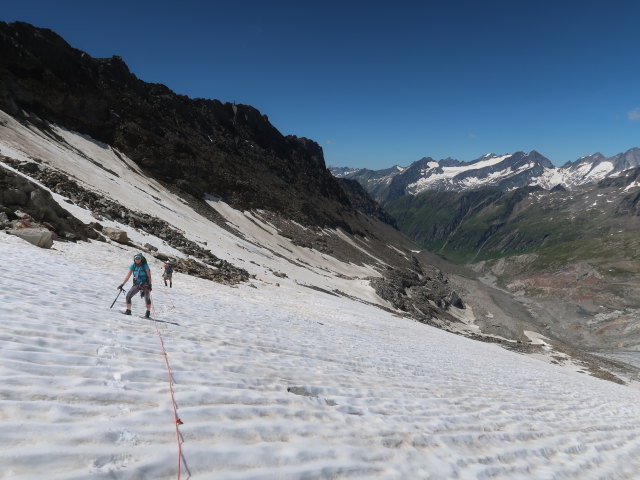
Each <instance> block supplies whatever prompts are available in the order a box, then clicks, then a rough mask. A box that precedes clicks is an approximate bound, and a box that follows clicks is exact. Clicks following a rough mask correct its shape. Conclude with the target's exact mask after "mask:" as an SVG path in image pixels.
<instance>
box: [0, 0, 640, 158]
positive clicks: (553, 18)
mask: <svg viewBox="0 0 640 480" xmlns="http://www.w3.org/2000/svg"><path fill="white" fill-rule="evenodd" d="M638 18H640V2H632V1H616V0H610V1H597V2H596V1H590V0H585V1H579V2H578V1H571V2H570V1H565V2H563V1H561V0H557V1H546V0H539V1H513V0H512V1H491V0H488V1H484V2H475V1H473V2H472V1H469V2H461V1H456V0H450V1H445V0H441V1H439V2H432V1H421V2H419V1H415V2H414V1H402V0H398V1H395V2H364V1H362V2H360V1H352V2H349V1H346V0H345V1H342V2H338V1H332V0H325V1H322V2H305V1H303V0H298V1H277V0H274V1H269V0H262V1H248V0H247V1H245V0H235V1H229V0H226V1H224V2H223V1H192V0H183V1H180V2H169V1H161V0H158V1H154V2H151V1H142V0H139V1H134V0H130V1H129V2H123V1H119V0H116V1H109V2H93V1H81V0H57V1H51V0H39V1H36V0H20V1H12V0H2V2H1V8H0V20H3V21H15V20H21V21H26V22H29V23H32V24H34V25H36V26H39V27H46V28H50V29H52V30H54V31H55V32H57V33H58V34H60V35H61V36H62V37H64V38H65V40H67V42H69V43H70V44H71V45H72V46H73V47H75V48H78V49H80V50H84V51H86V52H87V53H89V54H90V55H92V56H94V57H109V56H112V55H120V56H121V57H122V58H123V59H124V61H125V62H126V63H127V64H128V65H129V68H130V70H131V71H132V72H133V73H135V74H136V75H137V76H138V77H139V78H140V79H142V80H145V81H148V82H155V83H162V84H165V85H167V86H168V87H169V88H171V89H172V90H174V91H175V92H177V93H180V94H184V95H188V96H190V97H203V98H215V99H219V100H221V101H223V102H224V101H229V102H231V101H235V102H237V103H242V104H248V105H252V106H253V107H255V108H257V109H258V110H260V111H261V112H262V113H263V114H266V115H268V117H269V120H270V121H271V123H273V125H274V126H275V127H276V128H278V130H280V131H281V132H282V133H283V134H294V135H297V136H301V137H308V138H311V139H313V140H315V141H317V142H318V143H319V144H320V145H322V147H323V149H324V153H325V160H326V163H327V164H328V165H334V166H353V167H367V168H372V169H378V168H385V167H388V166H392V165H394V164H400V165H408V164H409V163H411V162H413V161H415V160H418V159H420V158H422V157H424V156H430V157H433V158H435V159H441V158H445V157H452V158H456V159H459V160H472V159H475V158H477V157H479V156H481V155H483V154H485V153H488V152H494V153H511V152H515V151H517V150H524V151H530V150H537V151H539V152H540V153H542V154H543V155H545V156H547V157H548V158H549V159H550V160H551V161H553V162H554V163H555V164H557V165H560V164H562V163H564V162H566V161H569V160H575V159H577V158H578V157H581V156H583V155H589V154H592V153H595V152H597V151H599V152H601V153H603V154H605V155H607V156H610V155H614V154H616V153H619V152H623V151H626V150H627V149H629V148H631V147H636V146H640V61H639V54H638V52H640V34H639V31H638Z"/></svg>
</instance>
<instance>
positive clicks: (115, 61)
mask: <svg viewBox="0 0 640 480" xmlns="http://www.w3.org/2000/svg"><path fill="white" fill-rule="evenodd" d="M0 51H2V55H0V109H2V110H4V111H5V112H7V113H9V114H11V115H12V116H14V117H16V118H22V119H25V120H29V121H30V122H36V123H39V124H40V126H45V127H46V123H47V122H51V123H56V124H59V125H63V126H64V127H66V128H69V129H72V130H75V131H78V132H80V133H84V134H87V135H90V136H91V137H92V138H94V139H97V140H99V141H102V142H104V143H106V144H108V145H111V146H113V147H115V148H116V149H118V150H120V151H121V152H123V153H125V154H126V155H127V156H129V157H130V158H132V159H133V160H134V161H135V162H137V163H138V164H139V165H140V166H141V167H143V168H144V169H145V171H147V172H148V173H149V174H150V175H153V176H154V177H156V178H158V179H160V180H162V181H164V182H166V183H169V184H174V185H176V186H178V187H179V188H181V189H182V190H183V191H185V192H187V193H189V194H192V195H194V196H201V195H202V194H204V193H209V194H213V195H217V196H219V197H222V198H224V199H225V200H226V201H228V202H229V203H231V204H232V205H234V206H236V207H239V208H264V209H270V210H273V211H277V212H281V213H284V214H286V215H287V216H290V217H292V218H296V219H297V220H298V221H301V222H304V223H307V224H315V225H320V226H341V227H343V228H345V229H346V230H348V231H351V230H353V228H354V227H353V225H351V224H350V222H349V221H348V220H347V219H345V217H344V215H345V213H346V212H350V211H352V210H353V208H352V206H351V204H350V202H349V200H348V198H347V196H346V195H345V193H344V192H343V191H342V189H341V188H340V186H339V185H338V182H337V181H336V180H335V179H334V178H333V177H332V175H331V174H330V173H329V171H328V170H327V169H326V167H325V163H324V158H323V152H322V148H321V147H320V146H319V145H318V144H317V143H315V142H313V141H311V140H308V139H306V138H297V137H295V136H284V135H282V134H281V133H280V132H278V130H277V129H276V128H275V127H274V126H273V125H271V123H269V121H268V119H267V117H266V115H262V114H261V113H260V112H259V111H257V110H256V109H255V108H252V107H250V106H246V105H234V104H230V103H224V104H223V103H221V102H219V101H217V100H204V99H190V98H188V97H185V96H182V95H177V94H175V93H173V92H172V91H171V90H169V89H168V88H167V87H165V86H164V85H158V84H151V83H146V82H144V81H142V80H139V79H138V78H137V77H136V76H135V75H134V74H132V73H131V72H130V71H129V69H128V68H127V65H126V64H125V63H124V62H123V61H122V59H121V58H119V57H111V58H103V59H96V58H92V57H90V56H89V55H87V54H86V53H84V52H82V51H80V50H77V49H74V48H72V47H71V46H69V45H68V44H67V43H66V42H65V41H64V40H63V39H62V38H61V37H59V36H58V35H57V34H55V33H54V32H52V31H50V30H46V29H40V28H35V27H33V26H31V25H28V24H25V23H11V24H7V23H4V22H0Z"/></svg>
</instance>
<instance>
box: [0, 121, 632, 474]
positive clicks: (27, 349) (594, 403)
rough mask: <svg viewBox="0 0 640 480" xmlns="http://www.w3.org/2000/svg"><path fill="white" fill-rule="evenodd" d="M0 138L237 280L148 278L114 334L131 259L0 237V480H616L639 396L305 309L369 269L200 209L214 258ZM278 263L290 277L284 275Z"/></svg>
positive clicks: (455, 340)
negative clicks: (230, 227)
mask: <svg viewBox="0 0 640 480" xmlns="http://www.w3.org/2000/svg"><path fill="white" fill-rule="evenodd" d="M2 120H3V122H0V123H3V127H1V128H2V129H1V130H0V133H1V135H0V153H2V154H3V155H6V156H9V157H13V158H18V159H27V158H29V157H33V158H39V159H42V160H43V161H46V162H48V163H50V164H52V165H53V166H55V167H58V168H61V169H64V170H66V171H68V172H70V173H72V174H73V175H74V176H75V177H77V178H78V179H80V180H81V181H82V182H84V183H86V184H87V185H91V186H92V187H93V188H95V189H97V190H101V191H102V192H104V193H105V194H106V195H109V196H111V197H112V198H115V199H118V200H119V201H120V202H122V203H123V204H124V205H126V206H128V207H130V208H135V209H139V210H142V211H147V212H149V213H152V214H155V215H157V216H159V217H161V218H163V219H165V220H167V221H169V222H171V223H172V224H173V225H175V226H177V227H178V228H180V229H182V230H184V231H185V235H187V236H189V238H191V239H194V240H196V241H199V242H205V241H206V242H207V244H208V245H209V246H213V247H214V250H215V254H216V255H218V256H219V257H221V258H224V259H227V260H229V261H231V262H233V263H235V264H237V265H239V266H242V267H243V268H246V269H247V270H249V271H250V272H251V273H252V274H255V275H256V278H255V279H254V280H251V281H250V282H247V283H245V284H241V285H239V286H235V287H231V286H224V285H220V284H217V283H214V282H210V281H206V280H202V279H197V278H193V277H189V276H186V275H183V274H181V273H179V272H178V273H176V274H175V276H174V282H173V283H174V288H167V287H164V286H163V285H162V282H161V281H160V279H159V275H160V268H161V263H160V262H159V261H158V260H156V259H153V258H151V257H149V258H150V261H151V271H152V275H153V277H154V289H153V304H154V307H153V312H152V313H153V316H154V317H155V320H154V321H149V320H145V319H143V318H140V317H139V316H138V315H140V314H142V313H143V311H144V307H143V305H142V303H141V299H140V298H139V297H138V298H135V299H134V305H133V310H134V315H133V316H131V317H128V316H124V315H122V314H120V313H119V311H118V310H119V309H122V308H123V306H124V305H123V304H124V300H123V299H122V296H121V297H120V298H118V300H117V302H116V305H115V306H114V308H113V309H110V308H109V306H110V305H111V302H112V301H113V300H114V298H115V297H116V294H117V291H116V287H117V285H118V284H119V283H120V282H121V281H122V279H123V277H124V275H125V273H126V269H127V267H128V265H129V264H130V263H131V257H132V255H133V253H134V252H135V250H133V249H132V248H130V247H126V246H122V245H118V244H114V243H103V242H79V243H77V244H74V243H60V242H56V243H55V244H54V248H53V249H51V250H44V249H39V248H37V247H34V246H32V245H30V244H28V243H26V242H24V241H22V240H20V239H18V238H17V237H13V236H9V235H6V234H5V233H3V232H0V258H2V263H3V272H2V275H0V318H1V319H2V323H1V328H0V446H1V447H2V448H1V449H0V479H12V480H26V479H30V480H36V479H38V480H39V479H43V478H55V479H62V480H80V479H83V480H84V479H88V478H89V479H154V480H161V479H173V478H177V476H178V469H180V474H181V478H192V479H212V480H213V479H216V480H217V479H285V480H286V479H292V480H293V479H330V478H331V479H342V478H354V479H355V478H359V479H372V478H373V479H377V478H380V479H452V478H458V479H477V478H496V479H504V480H513V479H559V478H563V479H571V478H574V479H578V478H579V479H586V478H603V479H604V478H616V479H633V478H637V472H638V470H639V469H640V391H639V390H637V389H634V388H630V387H625V386H621V385H617V384H613V383H610V382H606V381H603V380H599V379H596V378H593V377H590V376H587V375H585V374H583V373H577V372H575V371H571V370H568V369H562V368H558V367H555V366H551V365H549V364H547V363H544V362H542V361H539V360H536V359H533V358H529V357H525V356H522V355H518V354H515V353H512V352H508V351H506V350H503V349H501V348H499V347H497V346H496V345H493V344H488V343H481V342H475V341H472V340H469V339H466V338H463V337H460V336H456V335H452V334H449V333H446V332H444V331H441V330H438V329H434V328H431V327H429V326H426V325H423V324H420V323H417V322H413V321H411V320H409V319H406V318H402V317H399V316H397V315H394V314H393V313H390V312H387V311H384V310H382V309H380V308H377V307H375V306H373V305H369V304H366V303H363V302H362V301H354V300H350V299H348V298H345V297H339V296H333V295H329V294H327V293H324V292H321V291H317V290H311V289H308V288H305V287H304V286H301V284H303V283H305V282H313V284H314V285H316V286H326V287H327V289H328V290H331V289H333V288H336V286H337V287H338V288H340V289H343V290H344V291H345V292H348V293H349V294H351V295H354V296H357V297H359V298H360V299H362V300H366V301H370V302H377V303H382V301H381V300H380V299H378V298H377V297H376V296H375V295H374V293H373V291H372V290H371V288H370V287H369V286H368V283H367V282H366V280H364V278H365V276H366V275H370V274H375V272H374V270H373V269H371V268H369V267H366V266H364V267H362V266H356V265H350V264H346V263H341V262H337V261H335V260H332V259H331V258H330V257H326V256H323V255H322V254H319V253H317V252H312V251H309V249H302V248H300V247H296V246H295V245H292V244H291V243H290V242H289V243H285V242H286V241H287V240H286V239H284V238H283V237H281V236H279V235H277V234H276V233H275V231H271V232H270V231H269V225H268V224H266V223H264V222H263V221H262V220H261V219H260V218H258V217H257V216H252V214H248V213H247V214H242V213H239V212H236V211H233V210H231V209H229V208H228V207H226V206H225V205H224V204H222V203H221V202H214V204H215V207H216V208H217V209H218V210H219V211H221V212H222V213H223V214H224V215H225V216H226V218H227V219H228V220H229V221H230V222H233V223H234V224H236V225H237V226H238V227H239V228H240V229H242V231H243V232H244V233H245V238H239V237H237V236H234V235H233V234H232V233H230V232H228V231H226V230H224V229H222V228H220V227H218V226H216V225H214V224H212V223H211V222H209V221H208V220H206V219H204V218H203V217H201V216H199V215H198V214H197V213H195V212H194V211H193V210H192V209H191V208H190V207H188V206H187V205H185V204H184V202H182V201H181V200H179V199H178V198H176V197H174V196H172V195H170V194H168V193H167V192H166V191H165V190H164V189H163V188H162V187H161V185H159V184H157V183H155V182H154V181H151V180H148V179H146V178H145V177H144V176H143V175H141V174H140V173H139V172H138V173H130V172H131V171H134V170H135V166H134V165H132V164H130V165H129V168H131V169H133V170H129V169H128V168H125V167H124V166H123V163H122V162H123V161H124V162H127V160H126V159H124V160H121V159H120V158H118V155H117V154H116V153H114V152H113V151H112V150H111V149H110V148H109V147H107V146H101V145H98V144H96V143H95V142H93V141H91V140H90V139H84V138H81V137H78V136H77V135H75V134H72V133H71V132H65V131H63V130H59V131H57V134H58V135H59V136H60V137H61V138H65V139H66V142H67V144H66V145H67V146H66V147H65V146H64V145H63V144H61V143H60V139H57V140H56V142H53V141H52V139H51V138H47V137H46V136H44V135H43V134H42V133H41V132H38V131H34V130H29V129H27V128H25V127H22V126H18V125H11V124H10V123H9V122H11V120H10V119H8V118H4V119H2ZM8 125H9V126H8ZM9 127H10V128H9ZM87 157H89V158H91V159H92V160H94V161H93V162H91V161H88V158H87ZM98 165H101V166H102V167H104V168H106V169H108V170H111V171H112V172H115V173H116V174H117V175H114V174H113V173H109V172H108V170H105V169H104V168H102V167H100V166H98ZM0 168H5V167H4V166H0ZM55 198H56V199H58V201H60V203H61V204H63V205H64V206H65V208H68V209H69V210H70V211H71V212H72V213H74V214H75V215H77V216H78V217H79V218H81V219H83V220H84V221H86V222H88V221H90V220H93V219H92V217H91V216H90V214H89V212H87V211H86V210H82V209H81V208H79V207H76V206H73V205H70V204H68V203H66V202H64V200H63V199H62V198H60V197H59V196H55ZM254 222H255V223H254ZM256 223H257V224H258V225H256ZM118 226H120V227H122V228H126V229H127V230H128V231H129V233H130V236H131V237H132V238H133V239H134V241H136V243H150V244H153V245H156V246H158V247H159V248H161V249H162V250H163V251H165V252H168V253H171V254H174V255H179V254H180V253H179V252H177V251H174V250H172V249H171V248H170V247H168V246H167V245H165V244H164V243H163V242H162V240H160V239H158V238H155V237H152V236H150V235H147V234H143V233H140V232H137V231H136V230H134V229H133V228H130V227H126V226H122V225H118ZM327 234H334V233H332V232H327ZM297 248H300V249H299V250H294V249H297ZM292 251H293V252H294V253H293V255H294V256H298V255H299V256H301V257H302V258H304V260H305V262H306V263H305V264H304V265H303V264H300V265H296V264H294V263H291V262H289V261H287V260H286V259H284V258H283V256H284V253H287V254H288V255H291V252H292ZM281 252H282V253H281ZM374 261H375V259H373V258H372V262H374ZM273 271H278V272H283V273H286V275H287V278H279V277H275V278H274V277H273V274H272V273H273ZM342 272H346V273H345V274H342ZM343 277H346V278H343ZM277 283H278V284H279V285H278V284H277ZM162 345H164V347H165V349H166V353H167V356H166V357H165V356H164V355H163V350H162ZM165 358H166V360H167V361H168V362H169V364H170V365H171V370H172V372H173V375H172V376H171V377H169V376H168V373H167V367H166V363H165ZM169 379H171V382H172V383H171V385H172V386H171V388H170V384H169ZM171 389H172V390H173V392H174V394H175V400H176V406H177V415H178V416H179V418H180V419H181V421H182V422H183V424H182V425H180V427H179V431H180V435H179V436H178V437H177V436H176V431H175V421H174V411H173V403H172V401H171V394H170V391H171ZM178 445H181V448H182V457H181V458H180V459H178Z"/></svg>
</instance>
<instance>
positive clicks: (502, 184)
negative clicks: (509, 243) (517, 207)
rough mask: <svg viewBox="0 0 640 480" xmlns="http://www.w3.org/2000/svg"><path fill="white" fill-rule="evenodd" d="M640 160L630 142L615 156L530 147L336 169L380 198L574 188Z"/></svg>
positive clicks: (335, 170) (338, 174)
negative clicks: (565, 157) (566, 158)
mask: <svg viewBox="0 0 640 480" xmlns="http://www.w3.org/2000/svg"><path fill="white" fill-rule="evenodd" d="M639 165H640V149H639V148H632V149H630V150H628V151H627V152H624V153H620V154H618V155H615V156H613V157H609V158H607V157H605V156H604V155H602V154H601V153H595V154H593V155H589V156H585V157H582V158H580V159H578V160H576V161H574V162H568V163H566V164H565V165H563V166H562V167H555V166H554V165H553V163H551V161H550V160H549V159H548V158H546V157H544V156H543V155H541V154H540V153H539V152H537V151H535V150H532V151H530V152H528V153H526V152H516V153H511V154H495V153H486V154H484V155H482V156H481V157H479V158H477V159H475V160H471V161H468V162H462V161H458V160H454V159H451V158H446V159H442V160H434V159H433V158H431V157H424V158H422V159H420V160H418V161H416V162H414V163H412V164H411V165H409V166H408V167H406V168H404V169H402V170H390V169H385V170H378V171H371V170H366V172H367V173H366V175H364V174H363V172H365V170H363V169H332V173H333V174H334V175H335V176H337V177H343V178H351V179H354V180H357V181H359V182H360V183H361V184H362V185H363V186H364V187H365V189H367V190H368V191H369V193H370V194H372V195H373V196H374V197H376V198H377V199H378V200H383V201H386V200H393V199H394V198H398V197H401V196H403V195H418V194H420V193H422V192H424V191H427V190H437V191H466V190H476V189H480V188H487V187H491V188H497V189H500V190H511V189H514V188H519V187H525V186H540V187H542V188H545V189H551V188H553V187H555V186H557V185H561V186H563V187H565V188H567V189H572V188H575V187H578V186H580V185H584V184H587V183H596V182H598V181H600V180H602V179H604V178H607V177H610V176H614V175H617V174H618V173H621V172H623V171H625V170H628V169H630V168H634V167H636V166H639Z"/></svg>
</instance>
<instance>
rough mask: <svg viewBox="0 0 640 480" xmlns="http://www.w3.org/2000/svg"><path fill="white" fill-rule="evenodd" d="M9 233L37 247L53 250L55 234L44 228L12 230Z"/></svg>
mask: <svg viewBox="0 0 640 480" xmlns="http://www.w3.org/2000/svg"><path fill="white" fill-rule="evenodd" d="M7 233H8V234H9V235H15V236H16V237H20V238H22V239H23V240H26V241H27V242H29V243H30V244H32V245H35V246H36V247H40V248H51V246H52V245H53V233H51V231H49V230H47V229H46V228H44V227H28V228H11V229H9V230H7Z"/></svg>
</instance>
